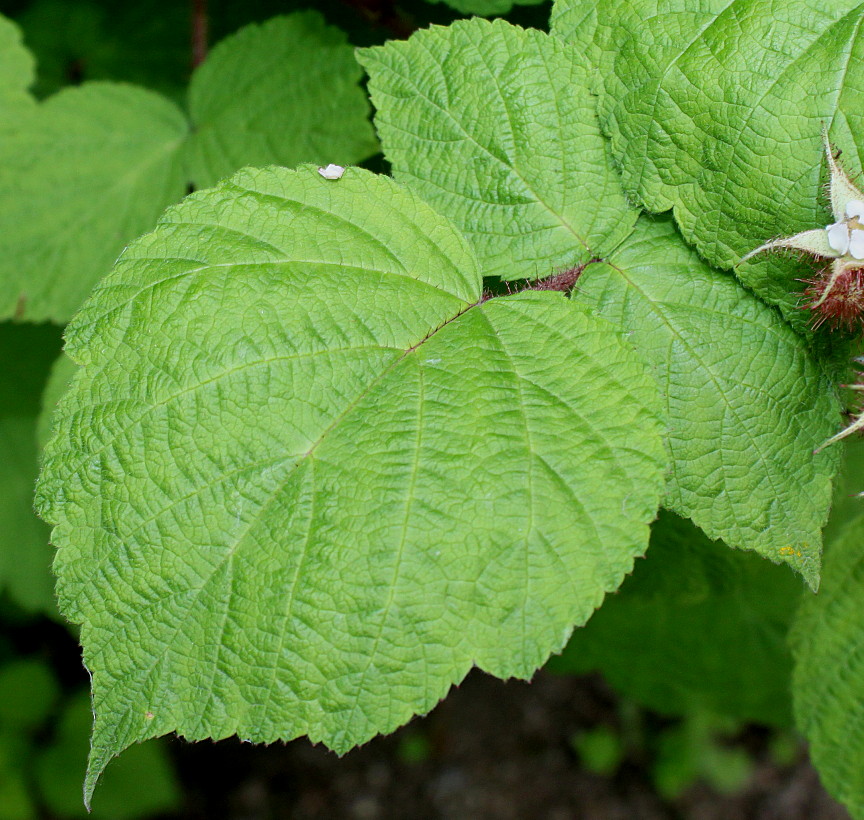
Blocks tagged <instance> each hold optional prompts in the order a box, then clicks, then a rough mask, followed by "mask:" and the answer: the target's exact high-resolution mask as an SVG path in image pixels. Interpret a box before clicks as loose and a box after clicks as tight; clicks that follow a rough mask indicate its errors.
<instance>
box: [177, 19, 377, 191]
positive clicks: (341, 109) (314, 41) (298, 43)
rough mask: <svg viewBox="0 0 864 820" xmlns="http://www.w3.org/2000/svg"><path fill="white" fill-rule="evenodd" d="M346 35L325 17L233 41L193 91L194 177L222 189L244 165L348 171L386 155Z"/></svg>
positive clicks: (277, 24)
mask: <svg viewBox="0 0 864 820" xmlns="http://www.w3.org/2000/svg"><path fill="white" fill-rule="evenodd" d="M361 77H362V71H361V69H360V67H359V66H358V65H357V62H356V60H355V59H354V53H353V49H352V48H351V47H350V46H349V45H348V42H347V39H346V36H345V33H344V32H342V31H341V30H340V29H338V28H334V27H333V26H328V25H326V24H325V22H324V18H323V17H322V16H321V15H320V14H318V13H317V12H313V11H307V12H298V13H296V14H292V15H290V16H287V17H275V18H273V19H272V20H270V21H268V22H267V23H264V24H263V25H260V26H259V25H256V24H253V25H249V26H246V27H245V28H243V29H241V30H240V31H239V32H237V34H235V35H233V36H232V37H228V38H226V39H225V40H223V41H222V42H220V43H219V45H217V46H216V48H214V49H213V51H212V52H211V53H210V55H209V57H208V58H207V61H206V62H205V63H204V64H203V65H202V66H201V67H200V68H199V69H198V70H197V71H196V72H195V75H194V77H193V78H192V83H191V85H190V87H189V114H190V116H191V118H192V121H193V122H194V123H195V128H194V131H193V133H192V135H191V138H190V145H189V162H190V175H191V178H192V180H193V182H194V183H195V185H196V186H197V187H205V186H207V185H212V184H213V183H215V182H216V181H218V180H220V179H222V178H223V177H226V176H228V175H230V174H232V173H233V172H234V171H236V170H237V169H238V168H241V167H242V166H244V165H269V164H271V163H273V164H277V165H287V166H294V165H298V164H300V163H302V162H317V163H319V164H321V165H326V164H328V163H331V162H335V163H338V164H340V165H348V164H351V163H355V162H359V161H360V160H363V159H366V157H368V156H370V155H371V154H374V153H375V152H376V150H377V144H376V142H375V135H374V134H373V132H372V127H371V125H370V123H369V122H368V117H369V102H368V100H367V99H366V95H365V94H364V93H363V92H362V91H361V90H360V87H359V81H360V79H361Z"/></svg>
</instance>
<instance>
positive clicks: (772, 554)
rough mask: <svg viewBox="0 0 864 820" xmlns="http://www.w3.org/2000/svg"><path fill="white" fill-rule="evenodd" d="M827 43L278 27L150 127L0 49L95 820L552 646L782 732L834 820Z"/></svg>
mask: <svg viewBox="0 0 864 820" xmlns="http://www.w3.org/2000/svg"><path fill="white" fill-rule="evenodd" d="M460 4H461V6H464V8H461V6H460ZM453 5H454V6H455V7H456V8H459V9H460V10H463V11H466V12H473V13H477V12H480V11H482V10H483V9H481V8H478V7H479V6H482V3H480V2H479V0H476V2H475V0H470V2H469V1H468V0H465V2H463V0H459V2H456V0H454V3H453ZM489 5H490V8H489V9H488V10H489V12H490V13H493V12H494V13H500V12H502V11H506V10H507V9H506V8H504V5H505V4H499V3H490V4H489ZM509 5H510V4H509V3H507V4H506V6H507V7H509ZM499 6H500V7H499ZM862 19H864V8H862V7H861V6H860V5H859V4H856V3H852V2H847V0H840V2H837V3H834V4H831V5H830V7H826V6H825V4H823V3H817V2H816V0H800V2H796V3H792V4H783V5H779V4H776V3H773V2H770V0H732V2H729V0H724V2H719V0H708V2H705V3H702V4H701V5H700V6H699V8H698V9H694V7H693V4H688V3H685V2H683V0H660V1H659V2H658V1H657V0H614V2H608V3H596V2H594V0H590V2H589V0H556V1H555V3H554V4H553V5H552V12H551V20H550V25H549V31H548V32H545V31H540V30H537V29H532V28H524V27H520V26H518V25H515V24H513V23H510V22H506V21H504V20H500V19H499V20H494V21H489V20H485V19H482V18H479V17H477V18H473V19H469V20H460V21H457V22H454V23H453V24H451V25H447V26H432V27H429V28H425V29H422V30H418V31H416V32H414V33H413V34H411V36H410V37H408V38H407V39H393V40H392V41H389V42H387V43H385V44H384V45H380V46H374V47H368V48H360V49H358V50H356V52H352V49H351V47H350V46H349V45H348V44H347V41H346V38H345V37H344V35H343V34H341V33H340V32H339V31H338V30H336V29H334V28H333V27H332V26H328V25H326V24H325V23H324V21H323V19H322V18H321V17H320V16H319V15H317V14H315V13H312V12H302V13H299V14H294V15H289V16H282V17H277V18H274V19H272V20H270V21H268V22H265V23H261V24H254V25H252V26H249V27H247V28H244V29H242V30H241V31H239V32H238V33H237V34H235V35H234V36H232V37H229V38H227V39H225V40H224V41H222V42H221V43H220V44H219V45H217V46H216V47H215V48H214V49H213V51H212V52H211V53H210V55H209V56H208V57H207V59H206V60H205V61H204V62H203V63H202V64H201V65H200V66H199V67H198V68H197V69H196V71H195V72H194V74H193V76H192V78H191V81H190V86H189V92H188V97H187V101H186V104H185V107H184V108H182V109H181V108H180V107H179V106H178V105H177V103H176V102H175V101H173V100H171V99H168V98H167V97H164V96H161V95H157V94H156V93H155V92H151V91H145V90H143V89H141V88H137V87H133V86H128V85H117V84H109V83H103V82H93V83H85V84H84V85H82V86H80V87H78V88H73V89H66V90H62V91H60V92H58V93H57V94H55V95H53V96H50V97H48V98H47V99H46V100H37V99H36V98H35V97H34V96H33V95H32V94H31V93H30V91H29V90H28V88H29V85H30V83H31V80H32V76H31V70H32V69H31V59H30V56H29V54H28V52H27V51H26V49H25V48H24V47H23V45H22V44H21V43H20V42H19V40H18V35H17V30H16V29H15V28H14V26H12V24H10V23H5V22H4V25H3V26H2V27H0V36H2V37H3V38H4V43H5V44H6V48H5V49H4V51H3V58H2V62H0V106H2V107H3V108H4V112H5V113H7V116H5V117H4V118H3V120H2V123H3V124H2V125H0V156H2V157H3V160H4V162H3V163H2V170H0V194H3V195H4V201H9V202H10V203H11V204H10V207H9V208H7V209H5V210H4V211H3V212H2V213H0V247H2V250H3V251H4V253H2V254H0V276H3V277H5V279H4V281H5V282H6V287H5V289H4V296H3V298H2V300H0V311H2V313H3V316H4V317H5V318H8V319H14V320H17V321H19V322H21V321H40V320H46V319H49V320H52V321H54V322H56V323H65V322H66V321H67V320H70V319H71V321H69V324H68V326H67V327H66V330H65V354H66V357H65V358H63V359H61V360H60V362H61V363H60V364H58V365H57V367H56V368H55V373H54V376H53V378H52V380H51V381H50V382H49V387H48V390H49V393H48V394H47V395H48V398H46V400H45V405H46V407H47V408H49V409H51V408H53V406H54V404H55V403H56V410H54V411H53V413H52V414H51V415H50V418H49V417H48V415H47V414H46V417H45V419H43V421H42V422H41V424H42V427H41V429H42V431H43V436H42V441H43V442H45V446H44V452H43V454H42V456H41V464H42V472H41V476H40V478H39V482H38V486H37V493H36V504H37V508H38V510H39V512H40V514H41V515H42V517H43V518H44V519H45V521H47V522H48V523H49V524H50V525H51V527H52V528H53V529H52V536H51V540H52V543H53V544H54V546H55V547H56V557H55V559H54V571H55V573H56V577H57V587H56V591H57V597H58V602H59V609H60V612H61V613H62V614H63V615H64V616H65V617H66V618H67V619H68V620H69V621H71V622H73V623H75V624H78V625H80V639H81V644H82V647H83V654H84V663H85V665H86V667H87V669H88V670H89V672H90V674H91V676H92V698H93V710H94V717H95V719H94V727H93V735H92V742H91V752H90V763H89V770H88V773H87V776H86V782H85V799H86V800H87V801H89V800H90V798H91V796H92V794H93V790H94V788H95V786H96V782H97V780H98V778H99V776H100V774H101V773H102V771H103V770H104V768H105V766H106V765H107V764H108V762H109V761H110V760H111V759H112V758H113V757H115V756H116V755H118V754H120V753H121V752H123V750H124V749H126V748H127V747H129V746H131V745H133V744H135V743H137V742H140V741H143V740H146V739H148V738H152V737H158V736H161V735H165V734H169V733H176V734H178V735H180V736H182V737H184V738H187V739H189V740H200V739H204V738H214V739H218V738H224V737H228V736H231V735H237V736H239V737H240V738H242V739H244V740H250V741H253V742H261V743H269V742H273V741H276V740H288V739H291V738H294V737H297V736H301V735H307V736H308V737H309V738H310V739H312V740H313V741H316V742H322V743H324V744H325V745H326V746H327V747H329V748H331V749H334V750H336V751H337V752H345V751H347V750H349V749H351V748H352V747H354V746H357V745H359V744H362V743H364V742H366V741H367V740H369V739H370V738H372V737H373V736H375V735H376V734H379V733H384V732H390V731H393V730H394V729H396V728H397V727H399V726H400V725H402V724H404V723H406V722H407V721H408V720H410V719H411V717H412V716H414V715H418V714H424V713H426V712H428V711H429V710H430V709H432V708H433V707H434V706H435V704H436V703H437V702H438V701H439V700H441V699H442V698H443V697H445V696H446V694H447V692H448V690H449V689H450V687H452V686H453V685H454V684H457V683H459V682H460V681H461V680H462V679H463V678H464V677H465V675H466V674H467V673H468V672H469V671H470V670H471V669H472V668H473V667H479V668H480V669H483V670H485V671H487V672H489V673H491V674H493V675H496V676H499V677H502V678H508V677H518V678H530V677H531V676H532V674H533V673H534V672H535V671H536V670H537V669H538V668H540V667H541V666H543V665H544V664H546V663H547V661H549V659H550V657H552V658H553V659H552V660H551V661H550V666H553V667H554V668H557V669H558V670H561V671H578V670H583V669H585V670H587V669H600V670H602V671H604V672H605V673H606V674H607V677H608V678H609V680H610V681H611V682H612V683H613V684H614V685H616V686H618V687H619V688H621V689H622V690H624V691H627V692H629V693H631V694H632V695H633V696H634V697H636V698H637V699H638V700H640V701H641V702H643V703H647V704H649V705H652V706H654V707H655V708H658V709H660V710H661V711H666V712H669V713H681V712H686V711H687V710H688V709H689V708H691V707H694V706H698V707H700V708H705V707H708V708H710V709H712V710H714V711H716V712H720V713H725V714H729V715H733V716H735V717H738V718H741V719H746V720H760V721H764V722H768V723H772V724H775V725H786V724H789V723H791V722H792V721H794V722H795V724H796V725H797V726H798V728H799V729H800V730H801V731H802V733H803V734H804V735H805V736H806V737H807V738H808V740H809V741H810V744H811V754H812V757H813V760H814V761H815V763H816V765H817V767H818V768H819V770H820V772H821V775H822V777H823V779H824V781H825V784H826V786H827V787H828V788H829V790H831V791H832V792H833V793H834V794H835V795H836V796H837V797H838V798H840V799H841V800H843V801H844V802H845V803H846V804H847V806H848V807H849V809H850V811H851V812H852V814H853V815H854V816H856V817H864V684H862V683H861V681H862V680H864V674H862V673H864V654H862V651H861V647H862V645H864V614H862V612H864V608H862V607H861V606H860V604H861V602H862V600H864V581H862V577H864V576H862V572H861V567H862V563H861V562H862V560H864V507H861V506H860V505H861V504H864V501H862V500H859V499H857V498H854V499H853V498H850V497H848V496H852V495H855V494H856V493H857V492H859V491H860V490H862V489H864V472H862V473H860V474H859V475H855V466H854V465H855V464H856V463H857V464H859V465H860V463H861V461H860V456H858V455H857V451H856V450H855V448H854V447H851V448H849V453H850V455H848V456H847V460H848V462H849V464H851V465H853V466H852V467H851V468H847V471H846V473H844V476H845V478H843V480H842V481H837V480H836V478H837V476H838V470H839V468H840V465H841V461H842V460H843V455H844V449H843V448H844V445H845V444H846V440H847V439H848V438H850V437H849V436H848V434H849V433H851V432H853V431H855V430H856V429H859V428H860V427H861V426H862V422H861V421H860V418H859V417H858V415H857V414H858V413H859V407H858V405H857V404H856V399H857V397H858V395H859V393H860V391H861V385H860V384H858V383H857V381H856V379H858V378H859V377H858V376H857V375H856V364H855V358H856V356H859V355H860V353H861V350H860V346H859V342H860V337H861V335H862V334H861V330H862V323H861V316H862V312H864V287H862V284H861V283H862V275H864V274H862V270H864V262H862V257H864V242H862V240H864V222H859V219H862V220H864V195H862V194H861V193H860V190H859V184H858V183H857V182H856V178H857V175H858V174H859V173H860V172H861V160H860V157H861V155H862V150H864V142H862V139H864V137H862V136H861V135H862V134H864V108H862V102H861V101H862V99H864V96H862V94H864V63H862V61H861V59H860V52H861V49H862V47H864V40H862V39H861V35H860V34H859V31H860V28H861V22H862ZM0 22H3V21H0ZM262 54H264V55H266V58H260V57H259V55H262ZM253 58H254V59H253ZM362 71H365V75H366V84H365V86H361V84H360V80H361V76H362ZM366 91H368V98H367V96H366ZM370 100H371V106H370V102H369V101H370ZM370 110H374V116H373V121H374V129H375V132H376V134H377V140H378V141H380V146H381V149H382V150H383V155H384V157H385V158H386V160H387V162H388V163H389V170H390V171H391V174H390V175H385V174H381V173H375V172H373V171H372V170H369V169H368V168H364V167H361V165H362V163H363V161H364V160H366V159H368V158H369V157H370V156H371V155H372V154H373V153H374V152H375V151H376V150H377V144H378V143H377V142H376V137H375V136H374V135H373V133H372V130H371V127H370V124H369V121H368V118H367V113H368V112H369V111H370ZM55 146H61V148H60V150H55ZM367 164H368V163H367ZM333 166H338V168H334V167H333ZM93 188H97V189H98V190H100V191H104V194H103V195H101V196H100V197H99V198H98V199H97V200H95V201H94V199H93V197H92V189H93ZM190 188H191V189H194V190H193V192H192V193H190V194H189V195H187V196H185V197H184V196H183V195H184V192H185V191H187V190H188V189H190ZM181 200H182V201H181ZM174 203H176V204H174ZM169 205H170V207H168V208H167V210H165V208H166V206H169ZM160 213H161V214H162V215H161V216H159V217H158V221H157V216H158V214H160ZM841 234H842V236H841ZM136 237H137V238H136ZM121 250H122V253H120V255H119V259H117V261H116V263H114V265H113V269H111V270H110V272H109V270H108V269H109V268H111V263H112V260H113V259H114V258H115V257H116V256H117V254H118V253H119V252H120V251H121ZM835 320H836V321H835ZM841 385H850V386H851V387H852V388H853V389H851V390H849V389H846V388H845V387H841ZM61 394H62V396H61ZM58 396H60V398H59V400H57V398H56V397H58ZM844 412H845V413H846V414H847V417H845V418H844V415H843V413H844ZM31 415H32V414H31ZM841 437H842V438H843V439H844V441H843V443H840V442H839V441H838V440H839V439H840V438H841ZM829 442H830V444H829ZM826 445H828V446H826ZM856 458H858V460H857V461H856ZM847 481H848V485H847V484H846V483H845V482H847ZM850 488H851V489H850ZM832 497H833V498H835V499H837V501H836V502H835V504H834V514H833V516H832V517H831V521H830V523H829V513H831V511H832ZM826 524H828V526H827V529H825V528H826ZM823 529H824V535H825V537H824V538H823ZM649 542H650V549H649ZM823 546H824V547H825V548H824V549H823ZM646 551H647V558H646V560H645V561H637V560H636V559H639V558H641V557H642V556H643V555H645V554H646ZM619 588H620V592H618V593H617V594H614V595H613V594H612V593H616V591H617V590H619ZM675 607H678V609H675ZM595 610H596V615H595V614H594V613H595ZM682 611H683V612H686V613H687V617H686V620H681V619H678V618H676V617H675V615H674V613H675V612H679V613H680V612H682ZM841 750H842V751H841Z"/></svg>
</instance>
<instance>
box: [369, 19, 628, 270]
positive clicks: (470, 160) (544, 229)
mask: <svg viewBox="0 0 864 820" xmlns="http://www.w3.org/2000/svg"><path fill="white" fill-rule="evenodd" d="M359 59H360V62H361V63H362V64H363V66H364V67H365V68H366V70H367V71H368V72H369V75H370V82H369V90H370V92H371V94H372V100H373V102H374V103H375V107H376V109H377V113H376V115H375V124H376V126H377V128H378V133H379V135H380V137H381V141H382V143H383V145H384V152H385V155H386V156H387V159H388V160H390V162H391V163H392V164H393V172H394V175H395V176H396V179H398V180H400V181H401V182H404V183H405V184H406V185H408V186H409V187H411V188H413V189H414V190H415V191H417V192H418V193H420V195H421V196H423V197H424V198H425V199H427V200H428V201H429V202H430V203H432V205H433V206H434V207H435V208H437V209H438V210H439V211H441V212H442V213H444V214H446V215H447V216H449V217H450V218H451V219H452V220H453V221H454V222H455V223H456V224H457V225H458V226H459V227H460V228H461V229H462V230H463V232H464V233H465V234H466V235H467V236H468V237H469V239H471V241H472V243H473V245H474V248H475V250H476V252H477V254H478V256H479V258H480V261H481V264H482V265H483V272H484V274H485V275H496V276H500V277H502V278H504V279H523V278H525V279H534V278H537V277H542V276H547V275H549V274H550V273H552V271H553V268H556V267H558V268H561V267H571V266H576V265H579V264H583V263H585V262H587V261H589V260H590V259H593V258H595V257H599V256H604V255H605V254H607V253H608V252H609V251H611V250H613V249H614V248H615V247H616V246H617V245H618V244H619V243H620V242H621V240H623V239H624V238H625V237H626V236H627V234H628V233H629V232H630V230H631V229H632V227H633V223H634V222H635V220H636V216H637V211H636V210H635V209H634V208H631V207H630V206H628V204H627V201H626V199H625V197H624V193H623V191H622V189H621V186H620V183H619V182H618V178H617V175H616V172H615V170H614V168H613V167H612V165H611V160H610V158H609V157H608V155H607V150H606V145H605V140H604V138H603V136H602V134H601V133H600V129H599V126H598V125H597V122H596V117H595V114H594V100H593V98H592V97H591V95H590V94H589V93H588V74H587V73H586V71H585V69H584V68H583V67H582V66H581V65H580V62H579V59H578V54H577V53H576V52H575V50H574V49H572V48H570V47H568V46H567V45H565V44H563V43H561V42H560V41H559V40H557V39H556V38H554V37H549V36H548V35H546V34H543V33H542V32H539V31H534V30H524V29H521V28H518V27H516V26H512V25H510V24H509V23H506V22H504V21H503V20H498V21H495V22H494V23H489V22H487V21H484V20H471V21H461V22H458V23H454V24H453V25H452V26H449V27H447V28H440V27H435V28H432V29H429V30H428V31H420V32H417V33H416V34H414V35H413V36H412V37H411V39H410V40H408V41H407V42H391V43H388V44H387V45H385V46H383V47H378V48H374V49H367V50H364V51H362V52H360V56H359Z"/></svg>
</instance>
